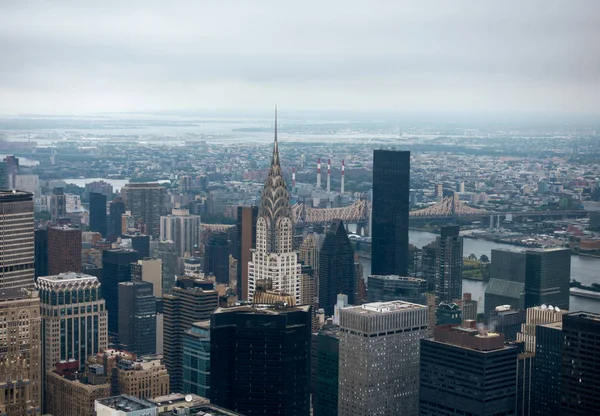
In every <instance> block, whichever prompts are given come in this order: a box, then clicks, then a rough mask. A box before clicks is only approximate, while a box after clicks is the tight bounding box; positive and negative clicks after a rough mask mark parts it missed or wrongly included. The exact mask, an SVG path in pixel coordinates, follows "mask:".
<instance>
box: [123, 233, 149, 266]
mask: <svg viewBox="0 0 600 416" xmlns="http://www.w3.org/2000/svg"><path fill="white" fill-rule="evenodd" d="M121 238H122V239H123V238H125V239H129V240H131V248H132V249H134V250H135V251H137V252H138V257H139V260H142V259H145V258H148V257H150V236H149V235H145V234H142V233H139V232H135V233H127V234H122V235H121Z"/></svg>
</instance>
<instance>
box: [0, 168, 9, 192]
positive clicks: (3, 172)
mask: <svg viewBox="0 0 600 416" xmlns="http://www.w3.org/2000/svg"><path fill="white" fill-rule="evenodd" d="M10 189H11V188H10V185H9V180H8V167H7V166H6V162H4V161H2V162H0V191H8V190H10Z"/></svg>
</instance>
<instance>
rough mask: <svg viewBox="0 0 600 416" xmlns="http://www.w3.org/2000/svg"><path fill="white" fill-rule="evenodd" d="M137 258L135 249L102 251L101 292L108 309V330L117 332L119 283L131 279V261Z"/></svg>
mask: <svg viewBox="0 0 600 416" xmlns="http://www.w3.org/2000/svg"><path fill="white" fill-rule="evenodd" d="M137 260H138V252H137V251H135V250H127V249H118V250H104V251H103V252H102V294H103V295H104V299H106V310H107V311H108V332H110V333H111V334H118V332H119V283H121V282H130V281H131V263H133V262H136V261H137Z"/></svg>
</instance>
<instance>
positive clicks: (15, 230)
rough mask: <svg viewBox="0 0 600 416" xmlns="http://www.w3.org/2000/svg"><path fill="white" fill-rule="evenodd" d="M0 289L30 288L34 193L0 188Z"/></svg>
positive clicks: (32, 262) (31, 286) (33, 267)
mask: <svg viewBox="0 0 600 416" xmlns="http://www.w3.org/2000/svg"><path fill="white" fill-rule="evenodd" d="M0 230H2V238H1V239H0V264H2V267H0V289H5V288H30V289H32V288H33V284H34V274H35V253H34V246H35V244H34V230H33V195H32V194H30V193H29V192H22V191H0Z"/></svg>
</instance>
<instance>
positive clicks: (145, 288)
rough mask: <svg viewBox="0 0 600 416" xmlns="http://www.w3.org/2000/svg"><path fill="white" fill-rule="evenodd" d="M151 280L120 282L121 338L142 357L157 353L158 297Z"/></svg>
mask: <svg viewBox="0 0 600 416" xmlns="http://www.w3.org/2000/svg"><path fill="white" fill-rule="evenodd" d="M152 289H153V287H152V283H150V282H122V283H119V341H121V345H123V348H125V349H126V350H127V351H130V352H133V353H135V354H137V355H139V356H141V355H149V354H156V298H155V297H154V295H153V294H152Z"/></svg>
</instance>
